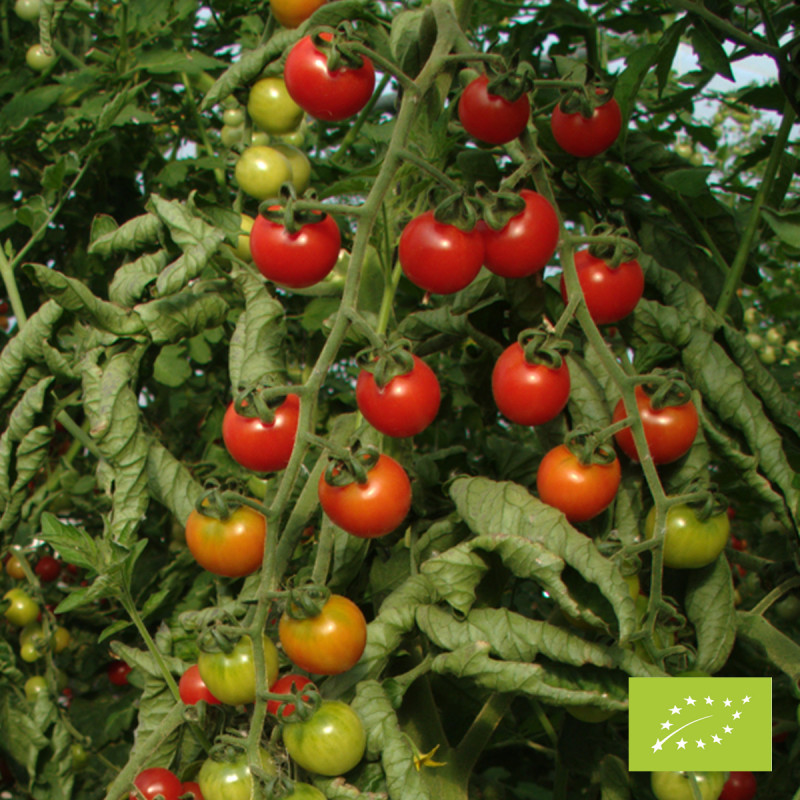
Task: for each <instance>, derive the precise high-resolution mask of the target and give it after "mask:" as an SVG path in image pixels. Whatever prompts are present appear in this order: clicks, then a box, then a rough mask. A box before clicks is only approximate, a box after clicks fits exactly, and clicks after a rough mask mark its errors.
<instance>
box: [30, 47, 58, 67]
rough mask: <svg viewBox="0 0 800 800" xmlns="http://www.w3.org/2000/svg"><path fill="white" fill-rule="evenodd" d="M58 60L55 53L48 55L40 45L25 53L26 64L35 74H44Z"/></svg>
mask: <svg viewBox="0 0 800 800" xmlns="http://www.w3.org/2000/svg"><path fill="white" fill-rule="evenodd" d="M55 60H56V54H55V53H52V52H51V53H48V52H47V51H46V50H45V49H44V47H42V46H41V45H40V44H32V45H31V46H30V47H29V48H28V51H27V52H26V53H25V63H27V65H28V66H29V67H30V68H31V69H32V70H34V71H35V72H44V71H45V70H46V69H47V68H48V67H49V66H51V65H52V64H53V63H54V62H55Z"/></svg>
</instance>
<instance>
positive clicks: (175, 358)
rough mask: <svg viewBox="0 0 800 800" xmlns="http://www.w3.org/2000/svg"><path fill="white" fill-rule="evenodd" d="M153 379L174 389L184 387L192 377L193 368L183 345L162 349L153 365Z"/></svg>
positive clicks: (166, 346)
mask: <svg viewBox="0 0 800 800" xmlns="http://www.w3.org/2000/svg"><path fill="white" fill-rule="evenodd" d="M153 377H154V378H155V379H156V380H157V381H158V382H159V383H161V384H163V385H164V386H171V387H172V388H173V389H174V388H177V387H178V386H183V384H184V383H186V381H188V380H189V378H191V377H192V366H191V364H190V363H189V359H188V358H187V355H186V347H185V346H184V345H183V344H168V345H165V346H164V347H162V348H161V352H159V354H158V356H157V358H156V360H155V363H154V364H153Z"/></svg>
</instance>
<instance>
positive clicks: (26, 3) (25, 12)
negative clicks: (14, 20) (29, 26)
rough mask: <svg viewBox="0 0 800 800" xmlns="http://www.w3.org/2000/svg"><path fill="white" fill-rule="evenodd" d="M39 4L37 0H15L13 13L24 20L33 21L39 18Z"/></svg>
mask: <svg viewBox="0 0 800 800" xmlns="http://www.w3.org/2000/svg"><path fill="white" fill-rule="evenodd" d="M39 6H40V2H39V0H17V2H16V3H14V13H15V14H16V15H17V16H18V17H19V18H20V19H24V20H25V22H35V21H36V20H38V19H39Z"/></svg>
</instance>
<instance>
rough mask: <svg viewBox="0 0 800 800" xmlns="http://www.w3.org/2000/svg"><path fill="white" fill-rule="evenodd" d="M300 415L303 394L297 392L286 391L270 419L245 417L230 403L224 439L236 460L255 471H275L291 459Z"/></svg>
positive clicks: (224, 422)
mask: <svg viewBox="0 0 800 800" xmlns="http://www.w3.org/2000/svg"><path fill="white" fill-rule="evenodd" d="M299 416H300V398H299V397H298V396H297V395H296V394H290V395H287V397H286V400H284V401H283V403H282V404H281V405H279V406H278V407H277V408H276V409H275V417H274V419H273V420H272V422H271V423H265V422H262V421H261V420H260V419H259V418H258V417H245V416H243V415H241V414H239V413H237V411H236V408H235V405H234V404H233V403H231V404H230V405H229V406H228V409H227V411H226V412H225V416H224V418H223V420H222V439H223V441H224V442H225V447H226V448H227V449H228V452H229V453H230V454H231V457H232V458H233V460H234V461H236V462H238V463H239V464H241V465H242V466H243V467H246V468H247V469H252V470H254V471H255V472H276V471H277V470H280V469H285V468H286V465H287V464H288V463H289V459H290V458H291V455H292V450H293V449H294V440H295V437H296V435H297V419H298V417H299Z"/></svg>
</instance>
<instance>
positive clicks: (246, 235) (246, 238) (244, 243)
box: [236, 214, 255, 261]
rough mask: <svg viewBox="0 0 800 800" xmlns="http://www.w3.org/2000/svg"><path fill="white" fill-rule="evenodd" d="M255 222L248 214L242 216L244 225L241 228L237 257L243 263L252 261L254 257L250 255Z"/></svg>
mask: <svg viewBox="0 0 800 800" xmlns="http://www.w3.org/2000/svg"><path fill="white" fill-rule="evenodd" d="M254 222H255V220H254V219H253V218H252V217H250V216H248V215H247V214H242V223H241V226H240V227H239V230H240V231H241V233H240V234H239V239H238V240H237V243H236V255H237V256H239V258H241V259H242V261H252V260H253V256H251V255H250V231H251V230H252V229H253V223H254Z"/></svg>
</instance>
